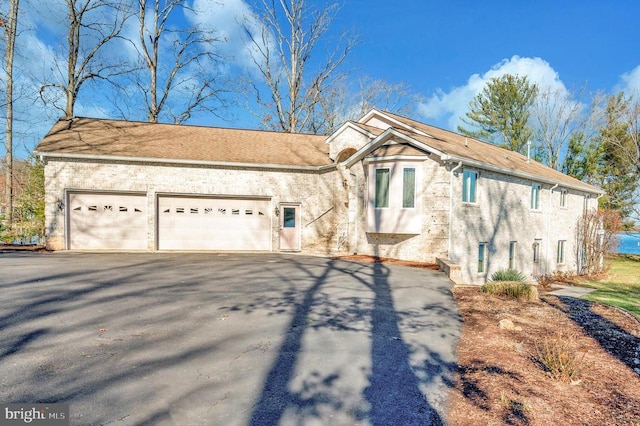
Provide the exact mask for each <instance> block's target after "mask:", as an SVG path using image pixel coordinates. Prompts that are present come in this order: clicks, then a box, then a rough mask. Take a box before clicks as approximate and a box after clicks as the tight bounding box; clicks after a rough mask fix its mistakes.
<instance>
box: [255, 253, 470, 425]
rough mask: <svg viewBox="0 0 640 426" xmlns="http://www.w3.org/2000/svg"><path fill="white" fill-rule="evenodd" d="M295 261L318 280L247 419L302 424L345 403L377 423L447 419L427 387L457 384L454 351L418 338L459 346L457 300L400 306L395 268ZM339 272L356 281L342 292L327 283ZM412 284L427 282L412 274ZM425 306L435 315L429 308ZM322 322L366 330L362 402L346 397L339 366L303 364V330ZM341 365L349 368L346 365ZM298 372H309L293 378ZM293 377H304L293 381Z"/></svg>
mask: <svg viewBox="0 0 640 426" xmlns="http://www.w3.org/2000/svg"><path fill="white" fill-rule="evenodd" d="M296 266H297V267H298V268H299V269H300V270H303V271H304V272H305V273H308V274H311V275H313V276H314V283H313V285H311V286H310V287H309V288H308V289H306V290H305V292H304V296H303V297H302V298H301V300H300V301H298V302H297V303H296V304H295V309H294V313H293V315H292V316H291V321H290V324H289V328H288V331H287V334H286V338H285V339H284V342H283V343H282V345H281V346H280V348H279V350H278V353H277V356H276V360H275V362H274V363H273V364H272V366H271V368H270V370H269V373H268V374H267V376H266V380H265V383H264V386H263V388H262V391H261V393H260V396H259V398H258V400H257V402H256V404H255V405H254V408H253V413H252V416H251V421H250V424H251V425H277V424H281V423H283V420H284V419H297V420H298V422H300V424H304V423H305V422H309V421H312V422H313V421H314V420H315V421H318V420H320V421H321V422H322V421H325V422H326V421H327V418H326V417H325V414H326V413H328V412H329V413H330V412H337V411H348V413H349V416H350V417H351V421H357V422H360V421H361V422H364V424H372V425H392V424H398V425H439V424H444V422H443V416H444V404H443V403H442V400H443V398H444V397H443V396H442V395H438V396H437V398H435V399H436V401H438V402H440V404H438V407H437V409H436V407H434V405H433V404H432V403H431V402H430V400H429V397H434V395H426V394H425V393H426V392H425V390H426V389H429V390H433V389H434V388H437V389H439V391H440V392H444V393H446V388H447V387H451V386H453V382H452V380H451V377H452V375H453V373H454V371H455V369H456V363H455V360H454V359H452V357H451V356H450V355H451V354H449V353H441V352H442V351H441V347H435V346H437V345H434V347H430V343H431V342H428V341H423V340H420V338H421V337H424V336H427V335H428V336H431V337H432V338H436V339H437V338H442V339H448V340H447V341H448V342H449V344H452V343H453V345H454V346H455V344H456V343H457V340H456V338H457V337H458V336H459V327H460V322H461V320H460V317H459V315H458V312H457V311H456V310H455V308H452V307H451V306H452V304H451V305H445V304H441V303H440V304H437V303H436V304H433V305H432V304H429V303H424V302H421V307H420V308H418V309H415V308H413V309H407V310H402V311H400V310H398V309H397V308H396V306H395V301H394V295H393V288H392V284H391V283H390V279H389V278H390V275H391V271H390V269H389V267H387V266H386V265H384V264H380V263H374V264H357V263H352V264H350V263H347V262H341V261H335V260H332V261H329V262H327V264H326V268H325V269H324V270H322V271H321V272H320V273H316V274H313V272H312V271H310V270H308V269H306V268H305V267H304V266H303V265H301V264H298V265H296ZM431 272H432V271H431ZM336 273H339V274H342V275H343V276H345V277H349V283H348V284H347V283H345V285H346V286H347V287H353V288H352V291H351V292H348V293H345V294H344V295H343V296H341V297H337V298H336V297H335V296H334V295H333V294H331V291H330V289H329V288H327V287H330V286H332V285H334V284H332V282H330V280H329V277H330V276H331V275H335V274H336ZM345 281H346V280H345ZM411 285H412V286H418V287H419V286H421V285H428V284H427V283H419V282H414V283H412V284H411ZM399 291H402V290H399ZM407 291H408V290H407ZM431 291H432V292H438V291H442V293H443V296H444V297H449V298H451V295H450V293H448V294H446V293H447V290H446V289H435V288H434V289H431ZM262 303H263V304H264V305H265V306H270V307H271V308H272V309H274V312H281V311H282V305H281V304H280V303H276V302H275V301H274V300H271V301H265V300H262ZM252 308H255V304H254V305H253V306H252ZM425 312H428V313H430V314H431V315H435V318H437V319H436V320H434V319H433V318H434V317H427V316H425V315H424V314H425ZM323 330H324V331H326V330H332V331H338V332H351V333H353V334H352V335H353V336H354V338H355V336H357V334H362V333H364V334H366V338H367V340H368V344H367V345H365V346H366V348H367V349H368V351H369V363H368V365H367V367H366V368H364V369H363V374H364V377H363V379H364V380H363V384H364V386H363V387H362V388H360V390H359V392H360V401H359V402H358V403H355V404H351V405H349V403H348V402H345V401H348V400H349V395H347V394H348V393H349V392H348V391H345V384H344V383H343V382H344V377H342V375H343V373H341V372H340V371H341V370H340V369H338V370H334V371H333V372H329V373H321V372H319V371H318V370H317V369H312V371H310V372H309V371H306V370H305V369H304V368H301V364H302V363H303V361H302V358H303V357H304V355H303V353H302V348H303V346H304V341H305V335H306V334H309V333H312V332H316V333H317V332H321V331H323ZM448 333H452V336H453V337H452V336H449V335H448ZM407 334H415V335H416V336H417V337H418V338H416V339H414V341H413V342H411V343H409V342H407V341H406V340H405V338H404V337H403V336H404V335H407ZM347 338H348V337H347ZM344 346H345V347H344V348H342V349H344V350H347V348H346V346H347V345H346V344H345V345H344ZM336 349H338V350H340V349H341V348H340V347H338V348H336ZM351 350H353V349H351ZM445 352H446V351H445ZM416 360H419V362H416ZM344 362H345V363H350V362H351V363H353V364H354V366H356V365H357V361H356V359H353V360H350V359H348V358H346V359H345V360H344ZM341 367H342V368H344V369H346V368H349V365H342V366H341ZM342 371H343V370H342ZM296 374H297V375H302V376H304V377H303V378H302V379H300V377H297V378H296ZM294 382H302V383H303V385H302V386H295V383H294ZM352 390H353V389H352ZM336 420H337V419H336ZM336 422H338V421H336Z"/></svg>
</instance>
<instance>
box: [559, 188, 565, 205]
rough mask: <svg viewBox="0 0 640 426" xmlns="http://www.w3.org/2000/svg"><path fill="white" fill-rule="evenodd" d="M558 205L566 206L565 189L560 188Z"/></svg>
mask: <svg viewBox="0 0 640 426" xmlns="http://www.w3.org/2000/svg"><path fill="white" fill-rule="evenodd" d="M560 207H567V190H566V189H561V190H560Z"/></svg>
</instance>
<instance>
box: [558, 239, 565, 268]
mask: <svg viewBox="0 0 640 426" xmlns="http://www.w3.org/2000/svg"><path fill="white" fill-rule="evenodd" d="M565 245H566V241H565V240H558V256H557V258H556V263H557V264H558V265H561V264H563V263H564V246H565Z"/></svg>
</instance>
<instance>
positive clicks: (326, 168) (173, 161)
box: [34, 151, 336, 172]
mask: <svg viewBox="0 0 640 426" xmlns="http://www.w3.org/2000/svg"><path fill="white" fill-rule="evenodd" d="M34 154H36V155H39V156H40V157H43V158H62V159H78V160H100V161H124V162H136V163H159V164H182V165H191V166H212V167H244V168H252V169H271V170H300V171H312V172H324V171H329V170H331V169H335V168H336V164H327V165H324V166H295V165H286V164H261V163H243V162H237V163H236V162H231V161H203V160H186V159H173V158H153V157H127V156H120V155H93V154H66V153H50V152H40V151H34Z"/></svg>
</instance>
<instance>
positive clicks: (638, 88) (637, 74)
mask: <svg viewBox="0 0 640 426" xmlns="http://www.w3.org/2000/svg"><path fill="white" fill-rule="evenodd" d="M616 91H623V92H625V93H626V94H627V95H630V96H636V97H638V96H640V65H638V66H637V67H635V68H634V69H633V70H631V71H629V72H627V73H624V74H622V75H621V76H620V82H619V83H618V84H617V85H616Z"/></svg>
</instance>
